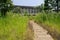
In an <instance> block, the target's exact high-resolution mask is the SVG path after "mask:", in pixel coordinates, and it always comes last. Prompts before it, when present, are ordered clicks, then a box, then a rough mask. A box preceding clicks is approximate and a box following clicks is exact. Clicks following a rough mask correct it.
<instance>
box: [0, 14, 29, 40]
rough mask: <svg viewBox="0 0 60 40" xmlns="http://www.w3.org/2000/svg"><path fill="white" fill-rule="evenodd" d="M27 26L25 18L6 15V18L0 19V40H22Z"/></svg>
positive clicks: (16, 15) (17, 15) (26, 18)
mask: <svg viewBox="0 0 60 40" xmlns="http://www.w3.org/2000/svg"><path fill="white" fill-rule="evenodd" d="M27 25H28V17H27V16H20V15H19V14H13V13H8V14H7V16H6V17H0V40H24V39H25V38H26V37H25V36H24V35H25V34H26V31H27Z"/></svg>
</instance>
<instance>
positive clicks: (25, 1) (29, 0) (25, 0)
mask: <svg viewBox="0 0 60 40" xmlns="http://www.w3.org/2000/svg"><path fill="white" fill-rule="evenodd" d="M12 1H13V4H14V5H21V6H39V5H41V4H42V3H44V0H12Z"/></svg>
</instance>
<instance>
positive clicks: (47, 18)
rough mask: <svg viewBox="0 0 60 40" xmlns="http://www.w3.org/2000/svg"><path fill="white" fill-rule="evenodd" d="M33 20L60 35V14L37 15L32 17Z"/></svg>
mask: <svg viewBox="0 0 60 40" xmlns="http://www.w3.org/2000/svg"><path fill="white" fill-rule="evenodd" d="M34 20H35V21H36V22H38V23H42V24H44V25H47V26H49V28H52V29H51V30H56V31H57V32H58V33H60V13H39V14H37V15H36V16H35V17H34Z"/></svg>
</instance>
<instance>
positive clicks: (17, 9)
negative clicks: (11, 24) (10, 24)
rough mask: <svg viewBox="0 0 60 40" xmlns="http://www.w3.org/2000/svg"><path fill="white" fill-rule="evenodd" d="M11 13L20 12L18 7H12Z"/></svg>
mask: <svg viewBox="0 0 60 40" xmlns="http://www.w3.org/2000/svg"><path fill="white" fill-rule="evenodd" d="M13 13H21V10H20V7H16V8H14V9H13Z"/></svg>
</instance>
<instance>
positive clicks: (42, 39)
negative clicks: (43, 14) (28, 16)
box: [30, 21, 53, 40]
mask: <svg viewBox="0 0 60 40" xmlns="http://www.w3.org/2000/svg"><path fill="white" fill-rule="evenodd" d="M30 24H31V25H32V27H33V30H34V40H53V38H52V37H51V35H49V34H48V31H47V30H45V29H44V28H43V27H41V26H40V25H38V24H37V23H35V22H34V21H30Z"/></svg>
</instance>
